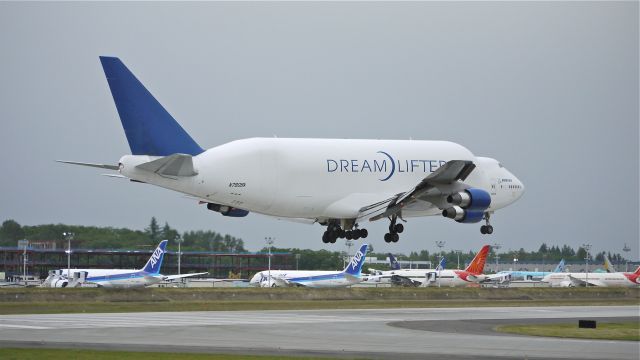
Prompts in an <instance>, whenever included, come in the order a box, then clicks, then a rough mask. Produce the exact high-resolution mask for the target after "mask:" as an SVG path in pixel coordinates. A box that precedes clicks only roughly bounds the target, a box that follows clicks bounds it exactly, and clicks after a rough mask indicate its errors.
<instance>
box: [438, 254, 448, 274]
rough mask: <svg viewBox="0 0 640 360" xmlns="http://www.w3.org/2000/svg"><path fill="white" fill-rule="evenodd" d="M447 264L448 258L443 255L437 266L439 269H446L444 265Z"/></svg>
mask: <svg viewBox="0 0 640 360" xmlns="http://www.w3.org/2000/svg"><path fill="white" fill-rule="evenodd" d="M446 264H447V259H446V258H445V257H444V256H443V257H442V259H440V263H439V264H438V266H437V267H436V270H438V271H441V270H444V267H445V265H446Z"/></svg>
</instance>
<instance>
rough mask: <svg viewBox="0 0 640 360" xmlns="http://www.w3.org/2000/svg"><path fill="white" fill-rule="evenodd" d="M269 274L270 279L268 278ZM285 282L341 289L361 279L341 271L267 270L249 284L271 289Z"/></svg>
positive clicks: (283, 284)
mask: <svg viewBox="0 0 640 360" xmlns="http://www.w3.org/2000/svg"><path fill="white" fill-rule="evenodd" d="M269 274H270V275H271V278H269ZM287 281H292V282H294V283H295V284H298V285H304V286H307V287H315V288H319V287H341V286H349V285H353V284H357V283H359V282H361V281H362V278H360V277H355V276H347V275H345V273H344V272H342V271H312V270H271V272H270V273H269V271H268V270H265V271H260V272H258V273H256V274H255V275H254V276H253V277H252V278H251V280H250V281H249V284H250V285H252V286H262V287H272V286H287V285H285V284H286V282H287Z"/></svg>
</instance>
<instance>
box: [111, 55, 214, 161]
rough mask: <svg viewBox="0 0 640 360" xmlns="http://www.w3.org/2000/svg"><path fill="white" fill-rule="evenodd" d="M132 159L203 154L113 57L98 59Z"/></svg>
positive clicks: (178, 125) (127, 70) (180, 127)
mask: <svg viewBox="0 0 640 360" xmlns="http://www.w3.org/2000/svg"><path fill="white" fill-rule="evenodd" d="M100 62H101V63H102V68H103V69H104V74H105V76H106V77H107V82H108V83H109V88H110V89H111V95H113V100H114V102H115V103H116V108H117V109H118V114H119V115H120V121H121V122H122V127H123V128H124V132H125V134H126V135H127V140H128V141H129V147H130V148H131V153H132V154H133V155H151V156H168V155H171V154H176V153H182V154H189V155H193V156H195V155H198V154H200V153H202V152H203V151H204V150H202V148H201V147H200V146H199V145H198V144H197V143H196V142H195V141H194V140H193V139H192V138H191V136H189V134H187V132H186V131H185V130H184V129H183V128H182V126H180V124H178V122H177V121H176V120H175V119H174V118H173V117H172V116H171V114H169V113H168V112H167V110H165V109H164V107H162V105H160V103H159V102H158V101H157V100H156V99H155V98H154V97H153V95H151V93H150V92H149V91H148V90H147V89H146V88H145V87H144V85H142V83H141V82H140V81H139V80H138V79H137V78H136V77H135V75H133V73H131V71H129V69H127V67H126V66H125V65H124V64H123V63H122V61H120V59H118V58H116V57H108V56H101V57H100Z"/></svg>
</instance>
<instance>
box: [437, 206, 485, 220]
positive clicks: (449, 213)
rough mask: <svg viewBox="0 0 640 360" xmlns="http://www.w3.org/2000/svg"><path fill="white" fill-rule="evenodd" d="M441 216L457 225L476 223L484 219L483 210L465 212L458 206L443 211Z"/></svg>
mask: <svg viewBox="0 0 640 360" xmlns="http://www.w3.org/2000/svg"><path fill="white" fill-rule="evenodd" d="M442 216H444V217H448V218H449V219H453V220H455V221H457V222H459V223H465V224H467V223H477V222H479V221H481V220H482V218H483V217H484V210H480V211H477V210H465V209H463V208H461V207H460V206H452V207H450V208H446V209H444V210H443V211H442Z"/></svg>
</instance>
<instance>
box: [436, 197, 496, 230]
mask: <svg viewBox="0 0 640 360" xmlns="http://www.w3.org/2000/svg"><path fill="white" fill-rule="evenodd" d="M447 202H448V203H449V204H451V205H453V206H451V207H449V208H446V209H444V211H442V216H444V217H448V218H450V219H453V220H455V221H457V222H460V223H477V222H479V221H481V220H482V218H483V217H484V212H485V210H487V208H488V207H489V205H491V195H489V193H488V192H486V191H484V190H482V189H476V188H470V189H466V190H464V191H460V192H457V193H454V194H451V195H449V196H447Z"/></svg>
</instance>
